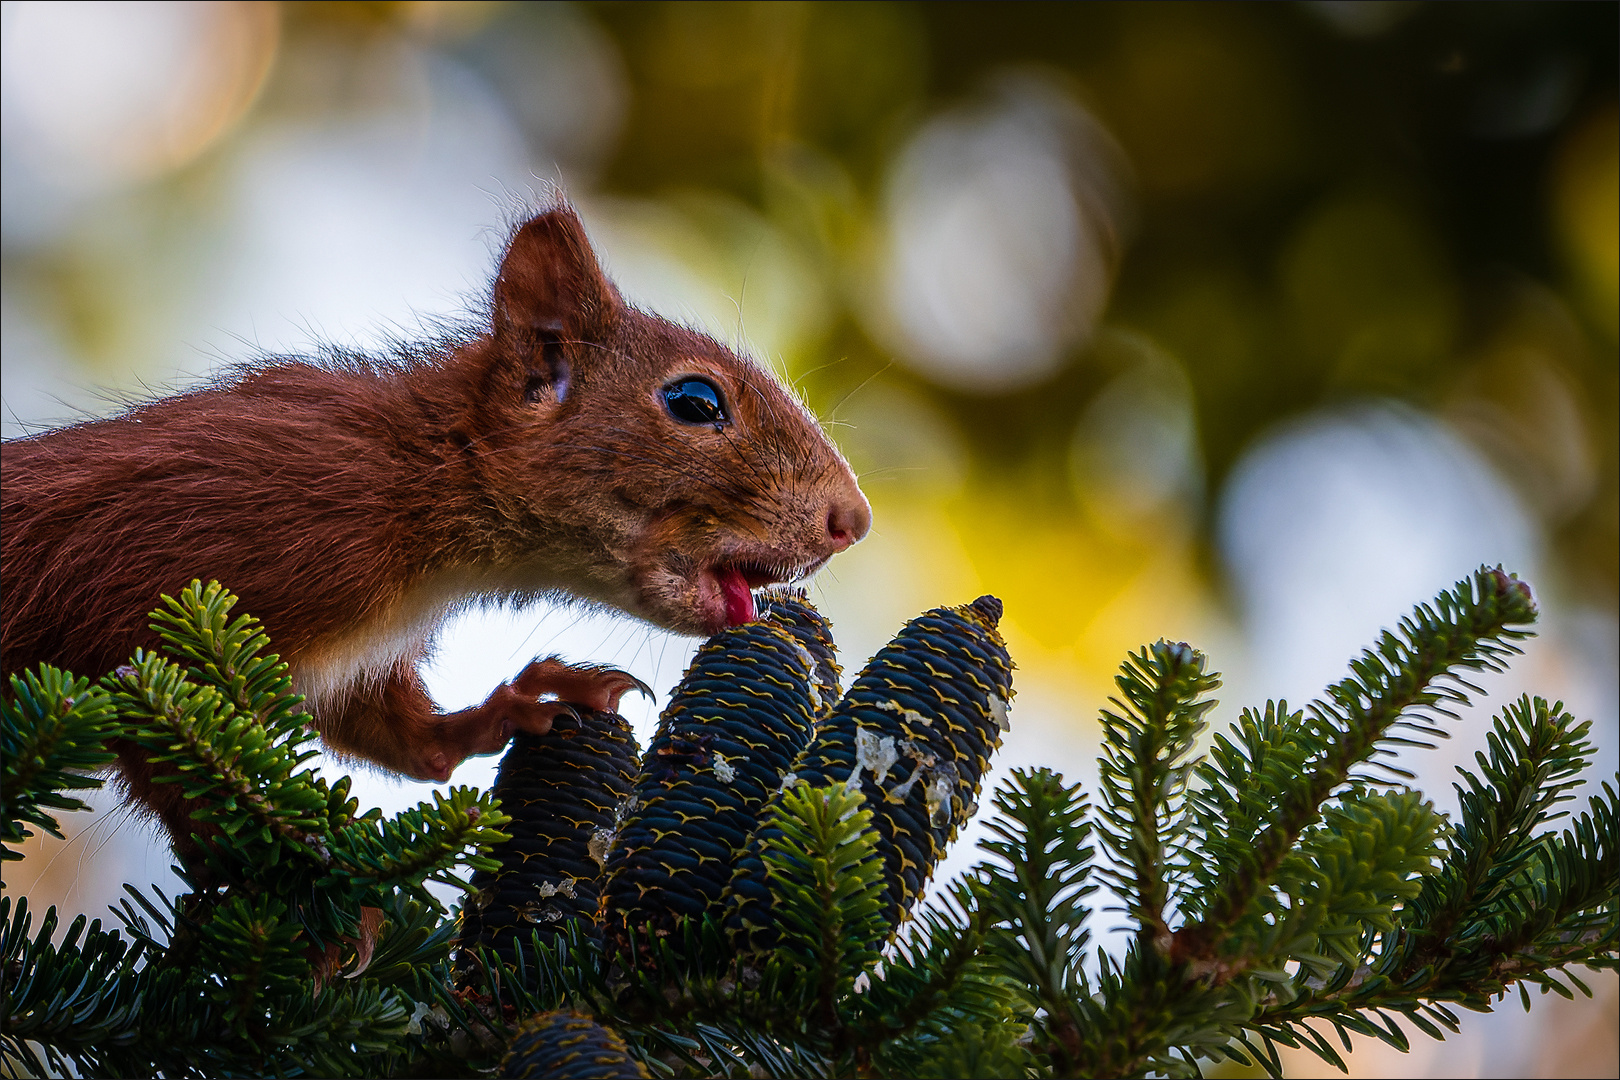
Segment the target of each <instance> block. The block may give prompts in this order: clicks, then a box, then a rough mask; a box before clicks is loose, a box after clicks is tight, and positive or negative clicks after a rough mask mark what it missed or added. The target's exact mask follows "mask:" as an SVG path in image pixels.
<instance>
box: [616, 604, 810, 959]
mask: <svg viewBox="0 0 1620 1080" xmlns="http://www.w3.org/2000/svg"><path fill="white" fill-rule="evenodd" d="M759 610H760V618H759V620H758V621H756V622H751V623H748V624H746V625H743V626H737V627H732V628H731V629H729V630H725V631H722V632H721V633H719V634H716V635H715V636H714V637H712V638H710V639H709V640H708V641H707V642H705V643H704V645H703V646H702V648H700V649H699V650H698V653H697V656H696V657H695V658H694V659H693V661H692V665H691V667H690V668H688V669H687V672H686V675H685V677H684V678H682V679H681V683H680V685H679V686H677V687H676V688H675V692H674V694H673V695H672V697H671V699H670V703H669V707H668V708H666V709H665V710H664V713H663V715H662V716H661V717H660V718H659V722H658V731H657V734H656V735H654V737H653V740H652V744H651V746H649V747H648V750H647V754H646V757H645V759H644V762H643V765H642V771H641V775H640V777H639V778H638V779H637V780H636V785H635V792H634V795H633V798H632V801H631V802H630V804H629V807H628V810H627V812H626V814H625V818H624V822H623V824H622V826H621V827H620V829H619V834H618V838H617V841H616V843H615V846H614V849H613V852H612V854H611V855H610V856H609V859H608V879H607V884H606V886H605V887H604V889H603V894H602V915H603V924H604V927H605V929H606V931H607V934H608V937H609V940H610V941H613V942H616V943H618V944H619V945H621V946H622V945H624V944H625V943H626V942H627V936H626V931H627V930H631V929H634V930H636V931H637V932H638V933H639V932H640V928H642V927H644V926H651V927H652V930H653V932H654V933H656V934H661V935H662V934H668V933H670V932H671V931H673V930H674V929H675V926H676V924H677V922H678V921H679V919H680V917H682V916H688V915H690V916H702V915H703V914H704V913H705V912H711V911H713V912H718V911H719V908H718V904H719V902H720V898H721V895H722V894H723V893H724V892H725V888H726V885H727V883H728V882H729V881H730V880H731V876H732V871H733V869H734V864H735V861H736V857H737V855H738V854H739V853H740V852H741V850H742V848H743V845H744V844H745V843H746V842H747V840H748V837H749V834H750V833H752V832H753V830H754V825H755V822H756V819H757V817H758V814H759V810H760V807H762V806H763V805H764V803H765V800H766V799H767V798H769V797H770V795H771V794H772V793H773V792H774V791H776V790H777V788H778V787H780V786H781V782H782V776H783V774H784V773H786V772H787V771H788V769H789V767H791V766H792V764H793V762H794V760H795V759H796V758H797V757H798V756H799V754H800V752H801V751H803V749H804V748H805V746H806V745H807V744H808V743H809V741H810V737H811V733H812V732H813V730H814V728H815V723H816V720H817V718H818V717H819V716H821V715H823V714H824V713H825V712H826V711H827V709H828V708H830V707H831V704H832V701H833V699H834V698H835V697H836V696H837V692H838V665H837V663H836V661H835V660H834V659H833V644H832V635H831V632H830V630H829V628H828V626H827V621H826V620H825V619H823V618H822V617H821V615H820V614H819V613H818V612H817V611H816V610H815V609H814V608H813V607H811V606H810V604H809V603H808V601H806V600H805V599H804V596H803V594H800V593H792V592H787V591H780V592H776V593H771V594H767V595H766V596H765V597H763V598H762V599H761V602H760V607H759Z"/></svg>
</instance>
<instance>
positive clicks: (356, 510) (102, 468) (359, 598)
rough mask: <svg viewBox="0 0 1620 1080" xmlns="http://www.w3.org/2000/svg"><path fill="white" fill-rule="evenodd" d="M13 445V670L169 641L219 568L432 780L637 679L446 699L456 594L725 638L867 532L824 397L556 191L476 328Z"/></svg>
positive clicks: (133, 785)
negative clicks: (604, 611) (577, 604)
mask: <svg viewBox="0 0 1620 1080" xmlns="http://www.w3.org/2000/svg"><path fill="white" fill-rule="evenodd" d="M0 456H3V460H0V468H3V482H0V494H3V522H4V528H3V553H4V561H3V564H0V574H3V578H4V584H3V588H4V616H3V624H0V652H3V669H4V672H5V673H6V674H11V673H14V672H18V671H20V670H22V669H24V668H27V667H31V666H34V665H36V664H40V663H52V664H56V665H58V666H61V667H64V668H67V669H68V670H71V671H73V672H75V673H76V674H81V675H92V676H95V675H99V674H101V673H104V672H106V671H108V670H110V669H112V668H113V667H115V666H116V665H118V664H120V663H123V662H125V661H126V660H127V658H128V657H129V655H130V654H131V652H132V651H133V650H134V649H135V648H136V647H138V646H148V647H150V646H151V645H153V644H155V635H154V634H152V633H151V631H150V630H149V629H148V628H147V612H149V611H150V610H151V609H152V608H154V607H156V606H157V604H158V598H159V596H160V595H161V594H163V593H168V594H170V595H173V594H175V593H176V592H178V590H180V589H182V588H184V587H185V586H186V584H187V583H189V582H190V581H191V580H192V579H194V578H198V579H202V580H203V581H208V580H210V579H218V580H219V581H221V582H222V583H224V584H225V585H226V586H227V587H228V588H230V589H231V590H233V591H234V592H235V593H236V594H237V595H238V596H239V597H240V598H241V603H240V608H239V610H243V611H247V612H251V613H252V614H254V615H255V616H257V617H258V618H259V619H261V620H262V621H263V623H264V625H265V627H266V629H267V630H268V631H269V632H270V634H271V636H272V647H273V648H274V649H275V650H276V651H277V652H279V653H280V654H281V656H282V658H283V659H284V660H285V661H287V663H288V664H289V666H290V673H291V676H292V679H293V683H294V687H295V689H297V690H298V691H299V692H300V693H303V694H305V695H307V701H306V703H305V708H306V709H307V710H308V712H309V714H310V721H311V725H312V726H313V727H314V728H315V729H316V730H317V731H318V732H319V733H320V735H321V738H322V740H323V742H324V743H325V744H326V745H327V746H328V747H330V748H332V749H334V750H336V751H339V752H341V753H343V754H347V755H353V756H357V757H361V758H366V759H369V760H371V761H373V762H376V763H378V764H380V765H382V766H384V767H386V768H388V769H390V770H393V771H394V772H398V773H404V774H406V775H408V776H412V777H417V778H420V779H427V780H438V781H443V780H445V779H447V778H448V777H449V775H450V772H451V770H452V769H454V768H455V767H456V765H458V764H459V763H460V762H461V761H462V760H463V759H464V758H466V757H468V756H469V755H474V754H489V753H495V752H498V751H499V750H501V749H502V748H503V747H504V746H505V744H506V742H507V741H508V739H509V738H510V737H511V735H512V733H513V732H514V731H516V730H524V731H531V732H536V733H544V732H545V731H547V730H548V729H549V728H550V726H551V721H552V718H553V717H554V716H556V715H557V714H558V713H559V712H561V711H562V710H564V709H566V708H567V706H566V705H562V704H560V701H574V702H580V703H582V704H585V705H588V706H590V707H592V708H598V709H603V708H616V707H617V703H618V699H619V696H620V695H621V694H623V693H624V692H625V690H627V689H629V688H630V687H632V686H634V685H636V680H634V679H633V678H632V677H631V676H629V675H627V674H625V673H623V672H619V671H611V670H606V669H602V668H595V667H571V666H569V665H566V664H564V663H562V662H561V661H559V660H556V659H547V660H541V661H536V662H535V663H532V664H530V665H528V666H527V667H526V668H525V669H524V670H523V671H522V672H521V673H520V674H519V675H518V676H517V677H516V678H514V679H513V680H512V681H511V682H510V683H506V684H503V685H501V686H499V687H497V688H496V689H495V691H494V692H493V693H492V694H491V695H490V696H489V699H488V700H486V701H485V702H484V703H483V704H482V705H479V706H477V707H476V708H471V709H465V710H462V711H460V712H451V713H444V712H441V711H440V710H438V709H437V708H436V707H435V705H434V703H433V702H432V700H431V699H430V698H429V697H428V694H427V692H426V690H425V689H424V688H423V685H422V681H421V679H420V678H419V677H418V675H417V671H416V668H417V664H418V661H419V660H421V658H422V657H423V655H424V652H425V650H426V649H427V647H428V645H429V643H430V642H431V640H432V638H433V635H434V633H435V632H436V630H437V628H438V627H439V625H440V624H441V623H442V622H443V621H444V619H445V618H446V617H447V616H448V615H449V614H451V613H453V612H454V611H456V610H458V609H460V608H461V607H463V606H465V605H467V604H469V603H477V602H480V601H515V602H520V603H521V602H525V601H529V600H533V599H536V598H539V597H543V596H565V597H572V598H577V599H580V600H584V601H586V602H590V603H595V604H601V605H607V606H609V607H612V608H617V609H619V610H620V611H623V612H627V613H628V614H630V615H633V616H636V617H639V618H641V619H644V620H646V621H647V622H650V623H653V624H654V625H657V626H660V627H664V628H665V629H668V630H673V631H676V632H678V633H683V634H712V633H715V632H717V631H719V630H721V629H724V628H725V627H727V626H733V625H736V624H739V623H744V622H748V621H751V620H752V619H753V618H754V617H755V608H754V601H753V597H752V594H751V592H750V590H752V589H756V588H759V587H761V586H764V585H767V584H771V583H776V582H783V581H791V580H795V579H798V578H801V577H804V576H807V575H809V574H811V573H813V572H814V571H816V570H817V569H818V568H820V567H821V566H822V565H823V564H824V563H825V562H826V561H827V560H828V559H829V558H831V557H832V556H833V555H835V554H837V553H838V552H841V551H843V550H844V549H845V548H847V547H849V546H850V545H851V544H853V543H855V542H856V541H857V540H859V539H860V538H861V537H862V536H863V535H865V533H866V532H867V529H868V528H869V527H870V524H871V510H870V508H869V506H868V505H867V502H866V499H865V497H864V496H863V495H862V494H861V490H860V487H859V485H858V484H857V483H856V480H855V476H854V474H853V473H851V471H850V469H849V466H848V464H846V463H845V461H844V459H843V457H842V456H841V455H840V454H839V452H838V450H837V449H836V448H835V447H834V446H833V444H832V443H831V442H830V441H829V440H828V439H827V437H826V435H825V434H823V432H822V430H821V428H820V427H819V426H818V425H817V423H816V422H815V420H814V419H813V418H812V417H811V416H810V414H809V413H808V412H807V411H806V409H805V408H804V406H803V405H802V404H801V403H800V402H799V401H798V400H797V399H796V398H795V397H794V396H793V395H792V394H791V393H789V392H788V391H786V390H785V389H784V388H783V387H782V386H781V385H780V384H779V383H778V382H777V381H776V380H775V379H774V378H773V377H772V376H771V375H770V374H769V373H768V372H767V371H765V370H764V369H763V368H762V367H760V366H759V365H757V364H756V363H753V362H751V361H749V360H747V359H745V358H742V357H739V356H738V355H736V354H735V353H733V352H732V351H731V350H729V349H728V348H726V347H725V346H724V345H721V344H720V343H719V342H716V341H715V340H713V339H712V338H710V337H707V336H705V335H704V334H701V333H697V332H695V331H693V330H690V329H686V328H684V327H681V326H678V325H676V324H674V323H672V322H669V321H667V320H665V319H662V318H659V317H658V316H656V315H651V314H648V313H646V312H643V311H640V310H638V309H636V308H635V307H633V306H631V305H630V304H628V303H626V301H625V300H624V298H623V297H622V296H621V295H620V294H619V291H618V289H617V288H615V287H614V285H613V284H612V283H611V282H610V281H609V280H608V279H607V278H606V277H605V276H604V275H603V273H602V271H601V269H600V268H599V266H598V264H597V260H596V256H595V254H594V253H593V251H592V250H591V246H590V243H589V241H588V240H587V239H586V235H585V230H584V228H583V226H582V225H581V224H580V220H579V218H578V217H577V216H576V214H575V213H574V211H573V210H572V208H570V207H569V206H568V205H567V204H566V203H560V204H559V205H557V206H556V207H554V208H553V209H550V210H547V211H545V212H543V213H541V214H539V215H538V216H536V217H534V218H532V219H531V220H529V221H527V222H525V223H523V224H522V225H521V226H519V227H518V229H517V230H516V232H515V233H514V234H513V236H512V238H511V241H510V243H509V244H508V246H507V248H506V251H505V253H504V255H503V257H502V261H501V266H500V271H499V274H498V276H497V278H496V280H495V284H494V290H493V297H492V303H491V305H490V317H489V322H488V326H487V327H480V328H479V330H478V332H471V331H469V332H467V333H464V334H462V335H460V336H457V337H453V338H451V339H448V340H445V341H442V342H439V343H435V344H431V345H427V346H418V347H411V348H403V349H398V350H396V351H395V352H394V354H393V355H391V356H389V357H387V358H359V357H345V358H342V359H339V360H333V361H327V362H322V363H316V362H309V361H304V360H276V361H273V362H261V363H259V364H256V365H253V366H250V367H248V368H246V369H243V370H241V371H238V372H237V373H235V374H234V375H231V376H227V377H225V378H224V379H222V380H221V381H219V382H217V383H215V384H214V385H210V386H208V387H206V388H204V389H198V390H193V391H191V392H188V393H182V394H178V395H175V396H172V397H168V398H163V399H161V400H157V401H153V402H150V403H148V404H143V405H140V406H137V407H135V408H132V409H130V410H128V411H127V412H125V413H123V414H122V415H120V416H116V417H113V418H111V419H106V420H96V421H90V422H86V423H80V424H76V425H73V426H70V427H64V428H60V429H58V430H54V431H49V432H45V433H42V434H38V435H33V436H30V437H27V438H22V439H16V440H13V441H10V442H7V443H5V444H4V445H3V447H0ZM542 694H555V695H556V696H557V698H558V699H559V701H549V700H548V701H541V700H538V699H539V697H540V696H541V695H542ZM115 749H118V752H119V755H120V761H119V765H120V769H121V771H122V772H123V773H124V775H125V778H126V780H127V782H128V786H129V788H130V793H131V795H133V796H134V797H135V798H137V799H139V800H141V801H142V802H144V803H145V804H146V805H147V806H149V807H150V808H151V809H152V810H153V811H154V812H155V813H156V814H157V816H158V817H160V818H161V819H162V820H163V821H164V823H165V824H166V825H167V826H168V827H169V831H170V832H171V834H172V835H174V836H175V837H176V838H177V839H178V838H183V837H186V836H188V835H189V833H190V822H189V820H188V819H189V814H188V811H187V808H186V806H185V805H184V802H183V800H182V799H181V798H180V795H179V787H180V785H178V784H154V783H152V782H151V781H150V778H149V775H148V773H149V768H148V767H147V766H146V763H145V761H144V760H143V759H141V758H140V757H139V756H138V755H137V754H136V753H135V752H134V751H133V749H132V748H130V747H128V746H123V747H116V748H115Z"/></svg>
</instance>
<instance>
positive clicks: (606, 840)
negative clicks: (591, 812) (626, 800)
mask: <svg viewBox="0 0 1620 1080" xmlns="http://www.w3.org/2000/svg"><path fill="white" fill-rule="evenodd" d="M632 801H634V800H632ZM618 838H619V834H618V833H617V832H615V831H614V830H612V829H596V830H595V831H593V832H592V833H591V838H590V840H589V841H587V842H586V844H585V851H586V853H587V854H589V855H590V857H591V858H592V859H594V860H596V865H597V866H599V867H601V868H602V869H603V870H606V869H607V861H608V852H610V851H612V850H613V842H614V841H615V840H617V839H618Z"/></svg>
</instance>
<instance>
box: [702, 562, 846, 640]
mask: <svg viewBox="0 0 1620 1080" xmlns="http://www.w3.org/2000/svg"><path fill="white" fill-rule="evenodd" d="M822 561H823V562H824V561H825V560H822ZM816 565H818V566H819V565H820V564H819V563H818V564H816ZM815 568H816V567H815V566H810V567H803V566H795V567H778V566H768V565H766V564H765V563H756V562H733V563H721V564H719V565H717V566H715V567H714V568H713V569H712V570H711V571H710V572H711V573H713V574H714V579H715V581H716V582H717V583H718V584H719V586H720V598H721V601H722V604H723V606H724V609H725V625H726V626H741V625H742V624H743V623H749V622H753V621H754V620H755V619H756V618H758V617H759V609H758V608H757V607H755V606H754V593H753V590H755V589H760V588H764V587H765V586H767V585H777V584H780V583H782V582H784V581H794V580H796V579H798V578H801V577H804V576H805V575H806V574H808V573H810V572H811V571H813V570H814V569H815Z"/></svg>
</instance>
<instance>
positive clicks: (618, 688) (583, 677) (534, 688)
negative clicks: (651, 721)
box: [510, 656, 656, 712]
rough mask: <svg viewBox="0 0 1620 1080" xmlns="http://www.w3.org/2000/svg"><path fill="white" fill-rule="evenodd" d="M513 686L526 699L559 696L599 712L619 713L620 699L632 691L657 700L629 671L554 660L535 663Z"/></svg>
mask: <svg viewBox="0 0 1620 1080" xmlns="http://www.w3.org/2000/svg"><path fill="white" fill-rule="evenodd" d="M510 685H511V687H512V689H513V690H515V691H517V692H518V693H519V694H522V695H523V696H524V697H528V698H536V697H539V696H540V695H541V694H556V695H557V699H558V701H571V702H574V703H576V704H579V705H583V706H585V707H586V708H588V709H594V710H595V711H597V712H618V711H619V699H620V698H621V697H623V696H624V695H625V692H626V691H629V690H639V691H641V692H642V693H643V694H646V695H647V696H648V697H649V698H654V699H655V700H656V695H654V694H653V691H652V687H650V686H648V685H647V684H646V683H644V682H642V681H641V680H640V679H638V678H636V677H635V676H634V675H632V674H630V673H629V672H628V671H620V670H618V669H617V668H610V667H606V666H603V665H599V664H569V663H566V662H564V661H563V660H562V659H561V658H559V657H555V656H548V657H546V658H545V659H544V660H536V661H534V662H533V663H532V664H530V665H529V666H528V667H526V668H524V669H523V671H522V672H521V673H519V675H518V677H517V678H515V679H513V680H512V682H511V684H510Z"/></svg>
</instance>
